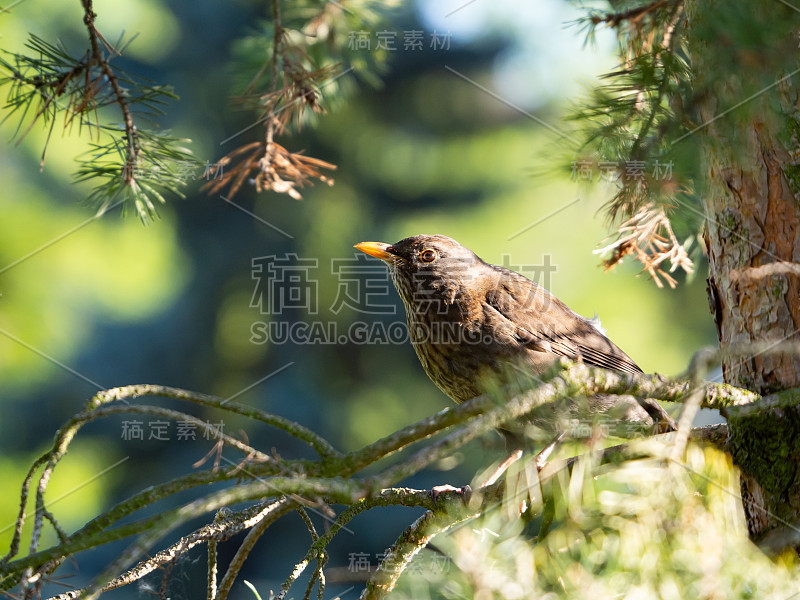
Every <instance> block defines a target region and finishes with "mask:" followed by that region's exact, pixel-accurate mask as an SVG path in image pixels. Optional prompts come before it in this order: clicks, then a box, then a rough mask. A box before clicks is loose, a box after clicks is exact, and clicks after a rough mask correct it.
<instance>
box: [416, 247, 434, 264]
mask: <svg viewBox="0 0 800 600" xmlns="http://www.w3.org/2000/svg"><path fill="white" fill-rule="evenodd" d="M436 257H437V254H436V250H430V249H429V250H423V251H422V252H420V253H419V259H420V260H421V261H422V262H427V263H430V262H433V261H435V260H436Z"/></svg>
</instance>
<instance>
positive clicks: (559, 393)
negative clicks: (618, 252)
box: [0, 352, 759, 598]
mask: <svg viewBox="0 0 800 600" xmlns="http://www.w3.org/2000/svg"><path fill="white" fill-rule="evenodd" d="M715 357H716V353H714V352H705V353H703V354H702V355H698V357H697V358H696V359H695V361H694V363H693V365H694V366H693V367H692V369H691V370H690V371H691V373H692V375H693V376H694V379H695V383H694V384H692V383H691V381H689V380H687V381H684V380H678V381H671V380H667V379H666V378H664V377H661V376H657V375H629V374H617V373H611V372H608V371H604V370H601V369H594V368H590V367H587V366H586V365H583V364H581V363H570V362H568V361H564V362H563V363H562V364H561V365H560V367H559V368H556V369H554V370H553V371H552V372H551V373H549V374H548V375H547V376H546V377H545V378H544V381H543V382H542V383H540V384H539V385H537V386H536V387H535V388H533V389H531V390H529V391H527V392H525V393H523V394H520V395H518V396H516V397H514V398H511V399H509V400H508V401H505V402H498V399H497V398H490V397H479V398H474V399H472V400H470V401H468V402H465V403H463V404H461V405H458V406H454V407H452V408H448V409H445V410H443V411H441V412H440V413H438V414H436V415H434V416H432V417H429V418H427V419H424V420H422V421H420V422H418V423H416V424H414V425H411V426H409V427H406V428H404V429H402V430H400V431H398V432H395V433H394V434H392V435H390V436H387V437H385V438H383V439H381V440H379V441H377V442H375V443H373V444H371V445H369V446H367V447H365V448H362V449H361V450H359V451H356V452H352V453H349V454H341V453H340V452H338V451H336V450H335V449H334V448H333V446H332V445H331V444H330V443H329V442H327V441H326V440H325V439H324V438H322V437H320V436H318V435H317V434H315V433H313V432H311V431H310V430H308V429H306V428H305V427H303V426H301V425H299V424H297V423H293V422H291V421H288V420H285V419H283V418H281V417H277V416H275V415H270V414H268V413H264V412H262V411H258V410H257V409H252V408H250V407H245V406H241V405H237V404H234V403H230V402H225V401H224V400H222V399H220V398H215V397H213V396H207V395H204V394H197V393H194V392H187V391H185V390H179V389H176V388H168V387H163V386H150V385H141V386H127V387H124V388H115V389H113V390H106V391H104V392H101V393H99V394H97V395H96V396H95V397H93V398H92V399H91V400H90V401H89V403H88V405H87V407H86V408H85V410H84V411H82V412H81V413H79V414H78V415H76V416H75V417H74V418H73V419H71V420H70V421H69V422H68V423H67V424H66V425H65V426H64V427H63V428H62V429H61V430H60V432H59V434H58V435H57V436H56V441H55V443H54V447H53V449H52V450H51V451H50V452H49V453H47V454H45V455H44V456H42V457H41V458H40V459H39V460H38V461H37V462H36V463H35V465H34V467H33V468H32V469H31V471H30V472H29V474H28V477H27V478H26V481H25V484H24V485H23V490H22V494H21V499H22V500H23V501H24V500H26V499H27V497H28V493H29V492H28V490H29V488H30V486H31V485H32V483H33V481H34V475H35V472H36V470H37V469H38V468H41V467H42V465H44V471H45V473H44V475H46V476H44V475H43V477H42V478H40V481H39V482H38V486H37V487H38V490H39V492H40V494H39V495H40V497H41V498H43V490H44V489H45V488H46V483H47V480H48V479H49V476H50V474H51V473H52V471H53V469H55V468H56V466H57V465H58V463H59V461H60V460H61V458H62V457H63V455H64V453H65V452H66V450H67V448H68V446H69V443H70V442H71V440H72V439H73V438H74V436H75V435H76V434H77V432H78V431H79V429H80V428H81V427H82V426H83V425H84V424H85V423H87V422H89V421H91V420H94V419H99V418H103V417H106V416H109V415H112V414H125V413H126V412H129V413H151V414H158V415H159V416H162V417H164V418H173V419H182V420H191V419H192V418H193V417H191V415H187V414H186V413H183V412H180V411H172V410H170V409H165V408H161V407H157V406H146V405H136V404H134V405H123V404H119V405H112V406H107V404H108V403H109V402H112V401H115V400H122V399H133V398H137V397H141V396H157V395H161V396H165V397H169V398H175V399H180V400H186V401H189V402H193V403H196V404H199V405H202V406H209V407H214V408H217V409H220V410H229V411H232V412H235V413H236V414H241V415H244V416H247V417H249V418H250V419H252V420H253V421H254V422H258V423H265V424H269V425H271V426H275V427H279V428H281V429H283V430H285V431H288V432H289V433H292V434H293V435H295V437H297V438H298V439H301V440H303V441H305V442H306V443H308V444H309V445H310V446H311V447H313V448H314V449H315V450H317V452H318V453H319V454H320V458H319V460H317V461H307V460H306V461H299V460H286V459H283V458H279V457H276V456H272V455H268V454H265V453H259V452H258V451H257V450H256V449H254V448H252V447H250V446H249V445H247V444H243V443H241V442H239V441H238V440H235V439H233V438H225V439H223V441H224V442H226V443H227V444H228V445H230V446H232V447H234V448H235V449H236V450H237V451H240V452H243V453H245V462H241V461H240V462H238V463H235V464H234V462H233V461H228V462H230V463H231V464H230V466H228V467H225V468H214V469H209V470H205V471H200V472H197V473H192V474H190V475H186V476H183V477H180V478H177V479H175V480H173V481H170V482H166V483H162V484H159V485H156V486H153V487H151V488H148V489H147V490H143V491H142V492H140V493H138V494H135V495H134V496H132V497H131V498H129V499H127V500H125V501H123V502H121V503H119V504H117V505H116V506H114V507H112V508H111V509H110V510H109V511H107V512H106V513H104V514H103V515H100V516H98V517H97V518H96V519H94V520H93V521H91V522H89V523H87V525H86V526H85V527H83V528H82V529H81V530H79V531H77V532H75V533H73V534H72V535H70V536H67V537H66V538H65V539H63V540H62V541H61V543H60V544H58V545H56V546H53V547H52V548H48V549H46V550H43V551H34V552H32V553H31V554H30V555H28V556H26V557H24V558H21V559H17V560H13V561H12V560H11V559H12V558H13V556H14V554H10V555H9V556H7V557H6V558H5V560H4V562H2V563H0V577H2V578H3V580H2V582H0V588H2V589H4V590H10V589H11V588H12V587H13V586H15V585H18V584H20V583H22V582H23V580H29V581H33V580H34V579H35V580H36V581H37V582H39V583H38V585H41V584H42V583H43V582H44V580H45V578H46V577H47V576H49V575H50V574H52V573H53V572H55V570H56V568H57V567H58V565H59V564H60V563H61V562H62V561H63V560H64V559H65V558H66V557H68V556H72V555H74V554H76V553H78V552H80V551H82V550H85V549H88V548H94V547H97V546H99V545H102V544H105V543H108V542H111V541H114V540H119V539H123V538H126V537H131V536H135V537H134V541H133V542H132V544H131V545H130V546H129V548H128V550H127V551H126V552H124V553H123V554H122V555H121V556H119V557H117V559H116V560H114V561H113V562H112V564H110V565H109V566H108V568H107V569H106V570H105V571H104V572H103V573H102V574H101V575H100V576H99V577H97V579H96V580H95V581H94V583H93V585H92V586H90V588H87V589H86V590H85V592H86V593H87V594H89V597H92V596H93V595H96V594H98V593H100V592H101V591H102V590H105V589H111V588H109V587H108V586H110V585H113V586H115V587H118V586H121V585H125V584H126V583H129V582H131V581H134V580H135V579H137V578H140V577H142V576H144V575H145V574H147V573H150V572H152V571H153V570H154V569H155V568H158V567H159V566H163V565H167V564H170V563H171V561H174V559H175V557H176V554H181V553H185V552H188V551H190V550H191V549H192V548H193V547H195V546H197V545H198V544H203V543H208V542H209V541H211V540H213V541H215V542H220V541H223V540H224V539H227V538H228V537H230V535H233V534H234V533H236V532H239V531H243V530H250V534H251V535H249V536H248V539H249V540H250V543H248V544H246V545H245V546H242V548H240V552H241V554H242V558H241V560H240V561H238V562H236V563H235V564H236V565H237V567H236V568H235V569H229V570H228V573H227V574H226V576H225V577H224V578H223V580H222V582H221V584H220V585H219V586H218V587H217V586H216V585H214V586H212V587H214V588H215V590H214V597H215V598H224V597H225V595H226V594H227V593H228V590H229V589H230V585H231V584H232V583H233V581H234V579H235V576H236V574H237V573H238V569H239V567H241V564H242V563H243V562H244V558H246V556H247V554H249V552H250V551H251V550H252V548H253V546H254V545H255V542H256V541H257V540H258V539H259V538H260V537H261V536H262V535H263V533H264V530H266V529H267V526H268V525H269V524H271V523H272V522H273V520H274V519H275V518H278V517H279V516H280V515H282V514H285V512H286V511H289V510H292V509H293V508H296V507H297V506H298V503H299V505H304V504H308V505H318V506H326V505H328V504H341V505H344V506H345V507H347V508H346V509H345V511H344V512H342V513H341V514H340V515H339V516H338V517H337V519H336V521H335V522H334V523H333V525H332V526H331V528H330V531H328V532H326V533H323V534H320V535H316V534H314V535H316V537H314V535H312V541H311V544H310V545H309V551H308V553H307V555H306V557H305V558H304V559H303V560H301V561H300V562H299V563H297V568H296V569H295V571H296V573H295V574H294V575H293V576H292V577H291V578H290V579H287V585H286V586H285V588H286V591H287V592H288V590H289V588H290V587H291V584H292V582H293V581H294V580H295V579H296V577H297V576H299V574H300V573H302V571H303V570H304V569H305V568H306V566H307V565H308V564H310V562H311V561H312V560H314V561H317V566H316V568H315V572H314V575H313V577H312V579H313V580H314V581H319V582H320V584H321V585H323V586H324V580H323V574H322V571H321V569H322V565H323V564H324V562H325V560H327V555H326V547H327V545H328V544H329V543H330V541H331V540H332V539H333V537H334V536H335V535H336V534H337V532H338V531H340V529H341V528H342V527H343V526H344V525H345V524H346V523H347V522H349V520H351V519H352V518H354V517H355V516H356V515H358V514H359V513H360V512H363V511H364V510H369V509H371V508H376V507H380V506H389V505H403V506H416V507H421V508H425V509H428V510H432V511H433V512H434V513H437V514H439V513H440V512H441V509H442V507H446V508H448V510H452V509H453V506H455V504H459V505H461V512H462V513H463V512H464V510H465V507H464V506H463V503H462V500H461V499H460V498H458V497H457V496H453V497H452V498H451V497H449V496H448V495H446V494H445V495H444V496H440V497H439V499H438V502H437V503H434V502H433V499H432V497H431V495H430V493H429V492H427V491H420V490H407V489H403V488H392V489H386V488H389V487H390V486H393V485H396V484H397V483H399V482H401V481H402V480H403V479H405V478H407V477H409V476H410V475H412V474H414V473H416V472H418V471H420V470H421V469H424V468H425V467H427V466H428V465H430V464H431V463H432V462H434V461H437V460H439V459H441V458H443V457H446V456H448V455H450V454H452V453H453V452H454V451H455V450H457V449H458V448H460V447H462V446H463V445H464V444H466V443H468V442H469V441H471V440H473V439H475V438H476V437H477V436H479V435H481V434H482V433H483V432H485V431H488V430H490V429H492V428H495V427H497V426H498V425H501V424H502V423H504V422H506V421H509V420H514V419H518V418H520V417H521V416H523V415H526V414H528V413H530V412H531V411H533V410H535V409H537V408H538V407H540V406H542V405H544V404H547V403H552V402H557V401H559V400H561V399H566V398H569V397H574V396H576V395H581V396H588V395H593V394H598V393H604V394H626V395H634V396H638V397H647V398H654V399H659V400H668V401H676V402H682V401H684V400H685V399H686V398H687V397H688V396H689V395H691V394H692V390H694V391H695V393H697V394H698V395H700V396H702V402H703V404H704V405H705V406H712V407H717V408H724V407H733V406H740V405H743V404H748V403H752V402H753V401H754V400H756V399H758V398H759V397H758V396H757V395H755V394H752V393H749V392H747V391H746V390H739V389H736V388H732V387H730V386H721V385H716V384H710V383H700V381H699V376H698V373H702V369H705V368H706V365H707V364H708V363H709V361H710V360H712V359H714V358H715ZM693 385H694V387H693ZM187 417H188V419H187ZM445 430H450V431H449V433H448V434H447V435H445V436H444V437H443V438H441V439H439V440H437V441H436V442H435V443H431V444H427V445H425V446H423V447H420V448H418V449H417V450H416V451H413V452H410V453H407V454H405V455H404V456H402V457H401V459H400V460H399V461H395V464H392V465H385V466H383V467H382V468H378V469H377V471H376V472H375V473H374V474H373V475H371V476H369V477H367V478H358V477H356V476H357V474H358V473H359V472H360V471H362V470H363V469H365V468H366V467H370V466H372V468H373V469H374V465H375V464H376V463H378V464H380V462H381V461H382V460H384V459H386V458H387V457H389V456H392V455H394V454H396V453H398V452H401V451H403V450H404V449H407V448H408V447H409V446H411V445H413V444H419V443H421V442H424V441H425V440H426V439H428V438H429V437H430V436H431V435H433V434H435V433H438V432H442V431H445ZM692 437H693V438H700V439H707V440H710V441H712V442H713V443H716V444H717V445H720V444H722V443H723V440H724V437H725V432H724V431H722V430H721V429H720V428H717V429H716V430H715V432H713V433H708V432H705V433H701V432H693V433H692ZM668 443H670V442H668ZM609 452H611V453H612V454H613V451H612V450H609ZM624 452H626V451H624V450H623V449H618V450H616V453H617V455H622V454H624ZM262 454H263V456H262ZM612 454H609V456H612ZM236 478H238V479H243V480H245V481H244V482H243V483H240V484H238V485H235V486H233V487H230V488H228V489H225V490H221V491H216V492H213V493H209V494H205V495H203V496H201V497H199V498H197V499H196V500H193V501H190V502H188V503H186V504H184V505H183V506H180V507H178V508H174V509H170V510H166V511H163V512H161V513H159V514H156V515H152V516H149V517H145V518H141V519H139V520H134V521H129V522H127V523H125V524H124V525H116V526H115V524H116V523H117V521H119V520H120V519H121V518H123V517H126V516H129V515H133V514H135V512H136V511H138V510H141V509H142V508H145V507H147V506H150V505H152V504H153V503H154V502H156V501H159V500H162V499H164V498H167V497H169V496H172V495H173V494H176V493H178V492H181V491H185V490H189V489H192V488H197V487H198V486H200V485H202V484H203V483H209V482H214V481H218V482H219V481H230V480H232V479H236ZM498 489H499V488H497V487H490V488H487V489H486V490H484V493H483V496H482V498H483V500H482V504H481V505H479V506H478V507H474V506H472V505H470V508H469V510H477V511H481V510H484V509H485V508H486V507H487V506H489V505H490V504H491V503H496V502H497V501H498V500H499V499H501V498H502V493H500V492H498ZM269 497H272V498H277V499H279V500H276V501H275V502H278V503H280V506H279V507H278V506H276V507H273V508H269V510H268V511H267V513H264V514H261V517H259V516H258V514H259V511H263V510H267V507H271V506H273V504H272V503H267V504H266V505H257V506H259V507H260V508H258V509H257V510H255V511H252V512H246V513H245V512H243V513H236V514H234V515H231V516H230V517H226V518H224V519H222V520H221V521H215V522H214V523H211V524H210V525H207V526H206V527H204V528H201V529H200V530H197V531H196V532H194V533H192V534H189V535H187V536H184V538H182V539H181V541H180V543H179V544H175V545H173V546H171V547H170V548H169V549H167V550H165V551H163V553H158V554H156V555H155V556H154V557H153V558H152V559H150V560H147V561H143V562H141V563H139V565H137V566H136V567H134V568H132V569H130V570H129V571H126V572H125V574H124V575H122V576H120V575H119V573H120V572H122V571H124V570H125V569H126V568H128V566H129V564H131V563H132V562H133V561H135V560H136V559H137V558H138V557H139V556H141V554H142V553H143V552H145V551H147V550H148V549H149V548H151V547H152V546H153V545H154V544H156V543H157V542H158V540H159V539H161V538H162V537H163V536H164V535H165V534H166V533H167V532H169V531H170V530H172V529H174V528H176V527H179V526H180V525H181V524H182V523H185V522H186V521H187V520H188V519H191V518H196V517H198V516H201V515H205V514H208V513H210V512H213V511H217V510H219V509H222V508H225V507H227V506H229V505H231V504H233V503H235V502H242V501H247V500H256V499H261V498H269ZM282 498H283V500H281V499H282ZM454 503H455V504H454ZM21 506H24V502H23V503H21ZM456 512H458V511H456ZM454 514H455V513H454ZM470 514H472V513H470ZM20 516H21V519H24V511H21V514H20ZM51 517H53V516H52V515H50V513H49V512H48V511H47V509H46V507H45V506H44V504H43V502H42V503H41V504H39V505H37V518H38V519H40V522H41V523H44V521H46V520H47V521H53V520H54V517H53V518H52V519H51ZM462 517H464V515H462ZM462 517H459V518H462ZM264 519H266V520H264ZM428 519H433V517H428ZM427 522H428V521H420V522H419V523H418V525H419V526H420V527H418V528H417V529H416V530H413V531H412V530H409V532H407V533H408V534H409V535H408V536H407V539H406V540H405V541H404V542H403V543H399V544H398V546H397V550H396V557H397V558H398V560H401V561H406V560H407V559H410V555H408V553H409V552H412V550H413V547H414V544H415V543H421V540H424V539H426V538H425V535H423V533H421V532H422V529H421V525H422V524H423V523H427ZM436 522H439V521H438V520H436ZM254 527H256V528H255V529H254ZM17 530H18V531H21V524H20V523H18V524H17ZM415 532H416V533H415ZM401 541H402V540H401ZM16 547H18V542H17V546H16ZM15 553H16V550H15ZM26 569H27V570H28V571H27V572H26ZM387 574H388V571H387V570H384V571H383V574H382V575H380V577H385V576H386V575H387ZM376 581H377V580H376ZM381 585H383V584H380V585H378V584H376V585H374V586H373V589H374V590H378V589H382V588H381ZM307 592H308V593H310V588H309V590H307ZM64 597H65V598H66V597H67V596H64Z"/></svg>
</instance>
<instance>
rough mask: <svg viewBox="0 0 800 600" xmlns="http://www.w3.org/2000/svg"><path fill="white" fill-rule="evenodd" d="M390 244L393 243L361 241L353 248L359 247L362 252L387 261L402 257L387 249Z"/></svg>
mask: <svg viewBox="0 0 800 600" xmlns="http://www.w3.org/2000/svg"><path fill="white" fill-rule="evenodd" d="M390 246H391V244H384V243H383V242H361V243H360V244H356V245H355V246H353V248H358V249H359V250H361V251H362V252H364V253H366V254H369V255H370V256H374V257H375V258H380V259H381V260H383V261H386V262H392V261H396V260H397V259H398V258H400V257H399V256H397V255H396V254H392V253H391V252H389V251H387V248H389V247H390Z"/></svg>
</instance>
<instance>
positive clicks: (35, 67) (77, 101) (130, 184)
mask: <svg viewBox="0 0 800 600" xmlns="http://www.w3.org/2000/svg"><path fill="white" fill-rule="evenodd" d="M89 27H90V34H92V32H94V33H93V37H90V39H91V41H93V49H92V50H87V51H86V53H85V54H84V55H83V56H81V57H80V58H76V57H75V56H73V55H72V54H71V53H70V51H69V50H68V49H67V48H66V46H65V45H63V44H62V43H60V42H59V43H58V44H51V43H49V42H47V41H45V40H43V39H41V38H39V37H37V36H35V35H31V36H30V38H29V40H28V42H27V43H26V44H25V49H26V53H12V52H8V51H4V54H5V56H0V71H2V72H3V73H4V74H5V75H4V77H2V79H0V86H3V85H4V86H6V87H7V98H6V108H7V109H8V113H7V114H6V117H5V119H9V118H11V117H15V118H16V119H17V121H18V122H17V129H16V134H15V135H16V137H17V138H18V139H21V138H22V137H24V135H25V134H26V133H27V132H28V131H29V130H30V128H31V127H33V126H34V125H36V124H37V123H38V122H41V124H42V125H43V126H45V127H49V132H48V136H47V140H46V141H45V147H44V149H43V151H42V165H44V161H45V154H46V152H47V145H48V143H49V140H50V136H51V135H52V133H53V131H54V129H55V127H56V121H57V117H59V116H61V115H63V125H62V127H63V128H64V129H65V130H71V127H72V126H73V125H74V124H76V123H77V126H78V131H79V132H82V131H83V130H84V129H86V130H87V131H88V135H89V136H90V138H91V139H93V140H94V141H93V143H92V149H91V150H90V151H89V152H87V153H86V154H85V155H84V156H83V157H79V158H78V162H79V167H78V169H77V171H76V174H75V177H76V180H77V181H78V182H84V181H88V182H91V183H93V184H94V188H93V191H92V192H91V194H90V195H89V197H88V201H89V202H90V203H92V204H94V205H97V206H99V207H100V209H101V211H102V210H105V209H106V208H107V207H108V206H109V205H112V204H114V205H116V204H120V203H125V204H126V205H132V206H133V207H134V209H135V211H136V213H137V214H138V215H139V217H140V218H141V219H142V220H144V221H149V220H152V219H153V218H155V216H156V208H155V203H156V202H157V203H162V204H163V203H164V196H163V194H164V192H166V191H169V192H174V193H177V194H179V195H180V192H179V190H180V188H181V187H182V186H183V185H184V183H185V182H186V179H187V171H186V169H185V168H183V169H181V167H182V165H185V164H187V163H188V164H190V165H192V166H196V165H194V161H195V159H194V158H193V156H192V155H191V153H190V152H189V151H188V150H187V149H186V148H184V147H182V146H181V145H180V144H183V143H185V142H186V141H188V140H179V139H176V138H172V137H169V136H168V135H167V134H165V133H159V132H157V131H156V130H154V129H146V128H142V127H141V126H140V125H137V124H136V123H138V122H142V121H143V122H147V123H150V125H151V127H153V126H155V123H154V119H156V118H158V117H159V116H162V115H163V114H164V112H163V107H164V106H165V105H166V103H167V101H168V100H171V99H176V98H177V96H175V94H174V93H173V92H172V90H171V88H169V87H168V86H161V85H154V84H152V83H151V82H148V81H146V80H144V79H142V78H139V77H136V76H134V75H131V74H128V73H126V72H125V71H123V70H121V69H116V68H115V69H113V70H112V68H111V65H110V58H107V57H106V55H107V54H108V55H111V56H113V55H118V56H121V55H122V53H123V52H124V51H125V50H126V47H127V45H128V43H129V42H124V41H123V40H122V39H120V40H119V41H118V42H117V44H116V45H115V46H111V45H110V44H108V43H107V42H105V40H103V39H102V36H100V34H99V32H97V31H96V30H95V29H94V28H93V27H94V26H93V25H90V26H89ZM131 41H132V40H131ZM100 42H102V46H103V49H101V47H100ZM112 107H116V108H117V109H118V110H119V111H120V113H121V117H122V121H123V122H122V123H121V124H115V123H113V122H112V121H111V120H110V119H111V115H110V114H108V113H109V110H110V109H111V108H112ZM5 119H4V120H5ZM134 119H136V122H134ZM26 124H27V128H26V129H25V130H24V131H23V127H24V126H25V125H26Z"/></svg>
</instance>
